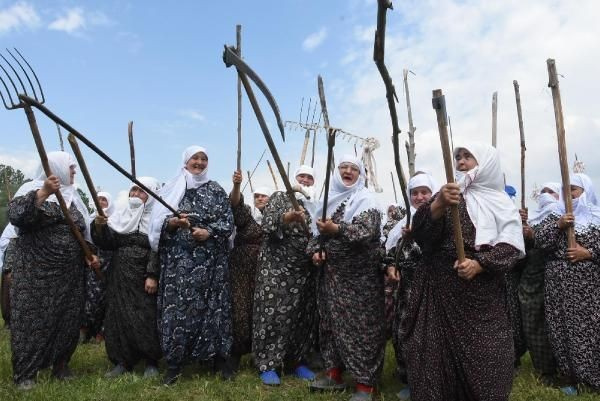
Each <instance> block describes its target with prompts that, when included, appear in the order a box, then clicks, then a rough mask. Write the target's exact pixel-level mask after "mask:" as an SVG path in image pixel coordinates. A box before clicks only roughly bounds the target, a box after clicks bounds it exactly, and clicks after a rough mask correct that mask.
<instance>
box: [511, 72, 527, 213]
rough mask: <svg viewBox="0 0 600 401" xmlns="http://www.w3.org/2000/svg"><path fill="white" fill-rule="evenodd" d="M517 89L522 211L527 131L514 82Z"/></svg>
mask: <svg viewBox="0 0 600 401" xmlns="http://www.w3.org/2000/svg"><path fill="white" fill-rule="evenodd" d="M513 86H514V87H515V101H516V102H517V117H518V119H519V134H520V137H521V209H525V208H526V206H525V151H526V150H527V148H526V147H525V129H524V128H523V111H522V110H521V92H520V91H519V83H518V82H517V80H514V81H513Z"/></svg>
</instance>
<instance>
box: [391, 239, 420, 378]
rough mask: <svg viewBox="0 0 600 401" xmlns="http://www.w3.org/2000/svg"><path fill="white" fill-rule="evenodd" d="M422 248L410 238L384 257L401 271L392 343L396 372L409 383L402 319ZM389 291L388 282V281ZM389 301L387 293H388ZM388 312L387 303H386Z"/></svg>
mask: <svg viewBox="0 0 600 401" xmlns="http://www.w3.org/2000/svg"><path fill="white" fill-rule="evenodd" d="M421 257H422V253H421V248H419V245H417V243H416V242H415V241H414V240H413V239H409V240H407V241H406V242H405V244H404V245H403V249H402V251H399V250H398V247H397V246H395V247H394V248H392V249H390V251H389V252H388V253H387V255H386V256H385V258H384V263H383V266H384V267H387V266H395V267H396V269H398V271H399V272H400V283H399V285H398V289H397V291H396V294H395V296H394V298H393V301H394V304H393V308H392V311H393V315H392V326H391V338H392V345H393V346H394V354H395V357H396V372H397V373H398V377H399V379H400V381H402V382H404V383H407V382H408V375H407V373H406V358H405V357H404V351H403V347H402V339H401V336H402V319H403V318H404V317H405V315H406V305H407V304H408V296H409V294H410V285H411V283H412V279H413V276H414V274H415V270H416V269H417V267H418V266H419V263H421ZM386 291H387V283H386ZM386 303H387V293H386ZM386 313H387V305H386Z"/></svg>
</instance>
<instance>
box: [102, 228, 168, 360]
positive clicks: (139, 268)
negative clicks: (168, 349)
mask: <svg viewBox="0 0 600 401" xmlns="http://www.w3.org/2000/svg"><path fill="white" fill-rule="evenodd" d="M91 226H92V238H93V239H94V243H95V244H96V245H98V246H99V247H100V248H101V249H103V250H107V251H111V252H112V260H111V261H110V263H111V269H110V270H109V271H108V272H107V277H106V278H107V285H106V300H107V304H106V318H105V321H104V331H105V341H106V353H107V354H108V358H109V359H110V361H111V362H112V363H114V364H115V365H116V364H123V365H124V366H125V367H126V368H128V369H131V368H133V367H134V366H135V364H136V363H137V362H138V361H139V360H140V359H145V360H147V361H150V362H156V361H157V360H158V359H160V356H161V350H160V343H159V341H158V330H157V325H156V294H152V295H151V294H148V293H147V292H146V291H145V288H144V283H145V281H146V278H153V279H156V280H158V276H159V266H158V257H157V255H156V253H155V252H153V251H152V250H151V249H150V243H149V242H148V235H146V234H143V233H141V232H133V233H129V234H120V233H117V232H115V231H113V230H112V229H111V228H110V227H109V226H108V225H102V226H98V225H96V224H94V223H92V224H91Z"/></svg>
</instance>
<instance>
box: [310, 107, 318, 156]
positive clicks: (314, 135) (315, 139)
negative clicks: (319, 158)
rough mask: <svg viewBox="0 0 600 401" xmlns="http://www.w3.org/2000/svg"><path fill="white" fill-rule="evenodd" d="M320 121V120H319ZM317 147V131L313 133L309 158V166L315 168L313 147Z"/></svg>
mask: <svg viewBox="0 0 600 401" xmlns="http://www.w3.org/2000/svg"><path fill="white" fill-rule="evenodd" d="M319 120H320V118H319ZM316 145H317V130H316V129H315V130H314V131H313V142H312V155H311V158H310V166H311V167H315V147H316Z"/></svg>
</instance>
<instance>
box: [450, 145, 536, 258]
mask: <svg viewBox="0 0 600 401" xmlns="http://www.w3.org/2000/svg"><path fill="white" fill-rule="evenodd" d="M459 149H467V150H469V152H471V154H472V155H473V156H474V157H475V159H476V160H477V163H478V165H477V166H476V167H475V168H473V169H472V170H469V171H468V172H466V173H464V174H458V175H459V177H460V178H459V181H458V184H459V185H460V189H461V192H462V194H463V197H464V199H465V202H466V204H467V211H468V213H469V217H470V218H471V221H472V222H473V225H474V226H475V249H479V247H480V246H481V245H491V246H495V245H496V244H499V243H501V242H503V243H507V244H509V245H512V246H514V247H515V248H517V249H518V250H519V251H520V253H521V256H524V255H525V242H524V241H523V226H522V223H521V217H520V215H519V211H518V210H517V208H516V206H515V204H514V203H513V202H512V201H511V199H510V198H509V197H508V195H507V194H506V192H504V176H503V174H502V169H501V167H500V158H499V157H498V150H497V149H496V148H494V147H493V146H491V145H487V144H482V143H474V144H471V145H469V146H459V147H456V148H454V156H456V154H457V153H458V151H459ZM459 173H460V172H459Z"/></svg>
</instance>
